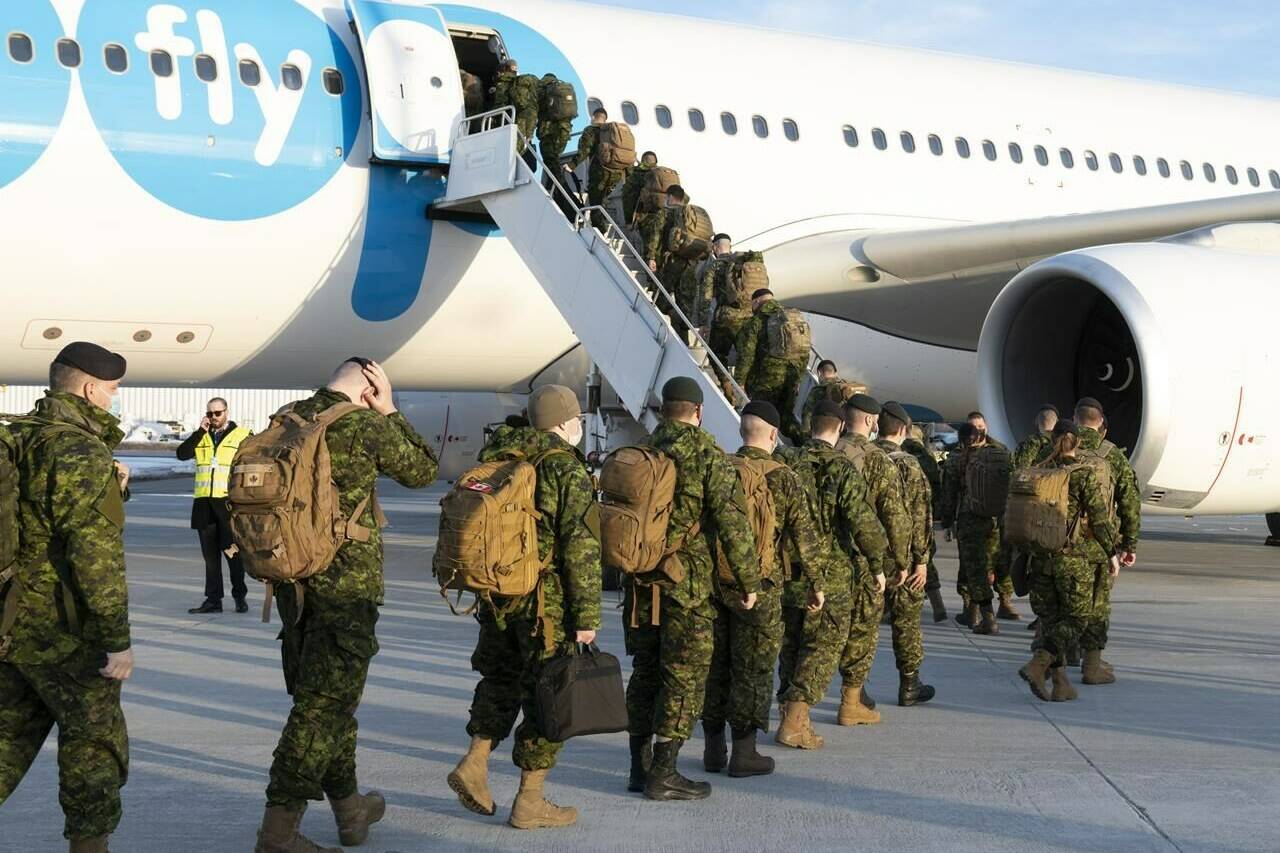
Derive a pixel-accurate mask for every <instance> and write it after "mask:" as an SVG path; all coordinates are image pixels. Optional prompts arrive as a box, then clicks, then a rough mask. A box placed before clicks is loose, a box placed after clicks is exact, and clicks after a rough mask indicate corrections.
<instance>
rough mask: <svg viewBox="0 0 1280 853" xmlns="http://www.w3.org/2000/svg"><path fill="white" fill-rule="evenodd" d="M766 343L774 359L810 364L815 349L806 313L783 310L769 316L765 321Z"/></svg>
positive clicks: (796, 310)
mask: <svg viewBox="0 0 1280 853" xmlns="http://www.w3.org/2000/svg"><path fill="white" fill-rule="evenodd" d="M764 330H765V339H766V340H765V343H766V345H767V349H768V353H769V355H770V356H771V357H772V358H777V359H782V360H784V361H792V362H801V363H808V361H809V351H810V350H811V349H812V348H813V332H812V331H811V330H810V329H809V321H808V320H806V319H805V318H804V312H802V311H799V310H798V309H795V308H783V309H782V310H781V311H774V312H772V313H771V314H769V317H768V319H767V320H766V321H765V326H764Z"/></svg>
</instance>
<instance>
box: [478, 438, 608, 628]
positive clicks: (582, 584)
mask: <svg viewBox="0 0 1280 853" xmlns="http://www.w3.org/2000/svg"><path fill="white" fill-rule="evenodd" d="M548 450H558V451H562V452H560V453H552V454H550V455H549V456H546V457H545V458H543V460H542V461H541V463H539V465H538V469H537V470H538V481H537V485H536V486H535V487H534V505H535V506H536V507H537V509H538V512H539V513H541V514H542V517H541V518H539V519H538V556H539V557H540V558H541V559H542V560H543V561H544V562H545V561H546V560H547V558H548V557H550V558H551V567H550V569H549V572H551V573H554V574H555V575H556V581H557V585H558V587H559V589H560V590H562V592H563V596H564V612H565V622H566V625H567V626H568V627H569V630H570V631H575V630H576V631H594V630H596V629H598V628H599V627H600V589H601V585H600V584H601V581H600V577H601V573H600V508H599V505H597V504H596V490H595V484H594V483H593V482H592V480H591V469H590V468H588V467H587V460H586V457H585V456H583V455H582V451H580V450H579V449H578V448H576V447H572V446H570V445H569V443H568V442H566V441H565V440H564V439H562V438H561V437H560V436H558V435H553V434H551V433H549V432H545V431H543V430H539V429H534V428H533V427H518V428H504V429H500V430H499V431H498V432H496V433H494V435H493V438H492V439H491V440H490V441H489V443H488V444H487V445H485V447H484V449H483V450H481V451H480V455H479V456H477V457H476V459H477V461H479V462H492V461H494V460H495V459H499V458H501V457H502V455H503V454H504V453H510V452H511V451H519V452H521V453H523V454H524V455H525V457H526V458H528V457H532V456H534V455H535V454H538V453H542V452H544V451H548Z"/></svg>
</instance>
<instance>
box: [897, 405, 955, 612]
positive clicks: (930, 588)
mask: <svg viewBox="0 0 1280 853" xmlns="http://www.w3.org/2000/svg"><path fill="white" fill-rule="evenodd" d="M902 449H903V450H905V451H907V452H908V453H910V454H911V455H912V456H914V457H915V458H916V462H918V463H919V464H920V470H921V471H923V472H924V476H925V479H926V480H928V482H929V495H930V515H931V516H932V517H933V518H939V517H941V516H940V507H941V500H942V469H941V468H939V467H938V460H937V459H935V458H934V456H933V454H932V453H931V452H929V448H927V447H925V445H924V430H923V429H921V428H920V425H919V424H914V423H913V424H912V425H911V434H910V435H909V436H908V437H907V439H906V440H905V441H903V442H902ZM930 529H931V531H932V528H930ZM937 553H938V543H937V541H936V540H935V538H934V536H933V534H932V532H930V535H929V576H928V579H927V580H926V581H925V584H924V592H925V595H927V596H928V597H929V609H930V610H931V611H933V621H934V622H945V621H946V619H947V605H946V604H945V603H944V602H943V600H942V581H941V579H940V578H939V577H938V567H937V565H936V564H935V562H934V556H935V555H936V554H937Z"/></svg>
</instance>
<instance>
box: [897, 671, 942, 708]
mask: <svg viewBox="0 0 1280 853" xmlns="http://www.w3.org/2000/svg"><path fill="white" fill-rule="evenodd" d="M935 692H936V691H935V690H934V689H933V687H932V686H931V685H928V684H921V683H920V673H918V672H904V673H901V674H900V675H899V676H898V704H899V705H901V706H903V707H904V708H905V707H908V706H910V705H923V704H924V703H925V702H928V701H929V700H930V699H932V698H933V696H934V693H935Z"/></svg>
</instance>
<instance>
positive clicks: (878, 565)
mask: <svg viewBox="0 0 1280 853" xmlns="http://www.w3.org/2000/svg"><path fill="white" fill-rule="evenodd" d="M843 428H844V415H843V413H842V412H841V409H840V407H839V406H838V405H836V404H835V403H833V402H831V401H830V400H823V401H822V402H820V403H818V405H817V406H816V407H815V408H814V411H813V422H812V428H811V429H812V436H811V437H810V439H809V441H807V442H806V443H805V445H804V447H802V448H799V449H797V450H793V451H789V452H787V453H785V454H783V455H782V458H785V459H787V460H789V462H790V464H791V467H792V469H793V470H794V471H795V472H796V474H797V475H798V477H799V479H800V483H801V484H802V485H803V486H804V489H805V493H806V496H807V497H808V499H809V504H810V506H811V507H812V508H813V511H814V515H815V521H816V522H817V526H818V530H819V532H820V534H821V537H822V539H823V542H824V544H825V546H826V548H827V555H828V558H827V570H826V575H825V580H824V589H825V591H826V603H825V605H821V606H820V607H814V606H812V605H813V604H814V603H815V602H810V606H809V607H808V608H807V609H806V610H800V609H799V608H795V607H790V608H788V609H787V612H786V614H785V619H786V621H785V625H784V637H783V647H782V654H781V657H780V658H779V660H778V675H779V679H780V681H781V688H780V690H779V693H778V700H779V701H780V702H781V703H782V722H781V724H780V725H779V726H778V734H777V735H776V737H775V740H776V741H777V742H778V743H780V744H782V745H783V746H790V747H795V748H797V749H821V748H822V746H823V740H822V738H821V737H819V736H818V735H817V734H815V733H814V731H813V725H812V723H811V722H810V719H809V710H810V708H812V707H813V706H814V705H816V704H818V703H819V702H821V701H822V697H823V696H825V695H826V692H827V687H828V685H830V684H831V678H832V675H834V673H835V670H836V665H837V664H838V663H839V662H840V658H841V652H842V650H843V649H844V648H845V645H846V643H847V642H848V639H849V619H850V616H851V614H852V613H854V612H856V610H857V607H858V606H864V607H865V606H866V603H867V601H868V600H869V599H873V600H877V601H879V600H883V596H884V588H885V579H884V564H885V561H886V559H887V555H886V551H887V550H888V541H887V540H886V539H885V534H884V528H882V527H881V526H880V522H879V521H877V520H876V517H875V514H874V513H873V512H872V511H871V506H870V504H869V503H868V501H867V482H866V480H864V479H863V477H862V475H861V474H859V473H858V469H857V468H855V467H854V466H853V463H852V462H850V461H849V460H848V458H847V457H845V455H844V454H843V453H841V452H840V451H839V450H837V449H836V446H835V445H836V442H837V441H839V439H840V432H841V430H842V429H843ZM877 612H878V610H877ZM843 706H844V703H843V701H842V703H841V707H842V708H843Z"/></svg>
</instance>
